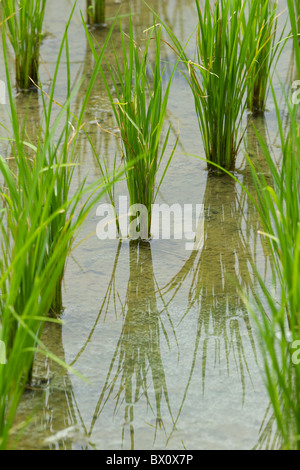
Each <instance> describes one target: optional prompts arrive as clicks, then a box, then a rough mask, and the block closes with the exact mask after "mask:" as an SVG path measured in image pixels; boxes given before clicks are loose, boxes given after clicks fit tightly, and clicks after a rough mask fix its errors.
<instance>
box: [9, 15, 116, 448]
mask: <svg viewBox="0 0 300 470" xmlns="http://www.w3.org/2000/svg"><path fill="white" fill-rule="evenodd" d="M73 11H74V8H73V10H72V13H71V16H70V19H69V21H68V23H67V26H66V30H65V34H64V37H63V41H62V43H61V47H60V50H59V54H58V59H57V65H56V69H55V73H54V77H53V82H52V83H53V84H52V89H51V92H50V95H49V96H47V98H45V96H44V94H43V93H42V99H43V110H44V127H41V130H40V132H39V134H38V136H37V143H31V142H28V141H25V140H24V139H23V138H24V135H25V133H24V132H22V134H20V125H19V118H18V115H17V112H16V107H15V103H14V99H13V93H12V88H11V84H10V80H9V70H8V65H7V64H8V61H7V51H6V44H5V27H4V28H3V50H4V59H5V64H6V75H7V83H8V95H9V103H10V111H11V122H12V137H9V138H8V139H9V140H10V142H11V147H12V158H13V160H12V161H13V165H11V167H10V166H9V163H8V162H7V161H6V160H5V159H4V158H2V157H1V159H0V171H1V175H2V179H1V186H2V189H1V203H2V205H1V215H2V218H1V224H0V231H1V255H0V290H1V302H0V321H1V332H0V334H1V336H0V341H2V343H1V344H5V349H6V351H5V353H6V356H7V364H5V365H2V366H0V448H6V447H7V446H8V444H9V433H10V428H11V426H12V424H13V419H14V416H15V413H16V409H17V406H18V403H19V400H20V397H21V395H22V392H23V390H24V387H25V385H26V383H27V381H28V380H30V375H31V369H32V363H33V357H34V353H35V350H36V348H37V346H40V349H39V350H40V351H41V352H44V353H45V354H46V355H48V356H50V357H51V356H52V355H51V353H50V352H49V351H48V350H47V349H46V348H45V347H43V345H42V343H41V341H40V336H41V333H42V330H43V324H44V322H45V321H49V318H48V313H49V310H50V308H52V309H55V311H56V313H59V312H60V311H61V308H62V296H61V281H62V276H63V273H64V269H65V263H66V259H67V257H68V255H69V254H70V251H71V249H72V245H73V242H74V239H75V237H76V236H77V234H78V231H79V229H80V228H81V226H82V224H83V222H84V220H85V219H86V217H87V215H88V213H89V212H90V210H91V209H92V207H94V205H95V203H96V202H97V201H98V200H99V198H100V197H101V196H102V195H103V194H104V192H105V191H106V184H105V183H103V182H102V181H100V182H99V181H98V182H96V183H95V184H93V185H90V186H89V187H86V185H85V180H84V181H83V183H82V184H81V185H79V187H78V188H77V190H75V193H74V194H73V195H71V194H70V185H71V180H72V176H73V172H74V166H75V165H76V157H75V155H76V153H75V150H76V148H75V144H76V140H77V137H78V134H79V132H80V130H81V128H82V117H83V113H84V110H85V108H86V104H87V102H88V98H89V95H90V93H91V90H92V87H93V84H94V82H95V80H96V77H97V75H98V72H99V67H100V64H101V60H102V57H103V54H104V50H105V47H106V44H107V42H108V41H109V38H110V35H111V32H112V28H113V26H112V28H111V30H110V32H109V34H108V36H107V39H106V43H105V44H104V48H103V53H102V54H100V56H99V58H98V61H97V63H96V66H95V69H94V72H93V74H92V77H91V79H90V83H89V87H88V90H87V93H86V95H85V98H84V102H83V105H82V109H81V112H80V116H79V118H77V119H76V118H75V117H74V122H73V124H74V125H72V126H70V124H69V121H70V120H71V116H72V115H71V112H70V102H71V99H72V96H73V95H74V92H76V90H77V89H76V87H75V90H73V91H72V92H71V87H70V67H69V62H70V61H69V49H68V38H67V31H68V27H69V24H70V21H71V17H72V14H73ZM64 49H65V51H66V62H67V64H68V66H67V70H68V71H67V81H68V100H67V102H66V103H65V104H64V106H62V109H61V111H60V113H59V114H58V116H57V117H56V118H55V119H54V122H53V119H51V117H52V114H53V109H52V108H53V103H54V98H53V96H54V91H55V85H56V81H57V75H58V72H59V64H60V62H61V57H62V52H63V50H64ZM47 100H49V102H48V105H47V103H46V101H47ZM64 118H65V123H63V119H64ZM75 126H76V128H75ZM60 129H61V130H60ZM28 149H29V150H28ZM9 161H11V158H10V160H9ZM52 321H55V319H52ZM57 360H58V359H57Z"/></svg>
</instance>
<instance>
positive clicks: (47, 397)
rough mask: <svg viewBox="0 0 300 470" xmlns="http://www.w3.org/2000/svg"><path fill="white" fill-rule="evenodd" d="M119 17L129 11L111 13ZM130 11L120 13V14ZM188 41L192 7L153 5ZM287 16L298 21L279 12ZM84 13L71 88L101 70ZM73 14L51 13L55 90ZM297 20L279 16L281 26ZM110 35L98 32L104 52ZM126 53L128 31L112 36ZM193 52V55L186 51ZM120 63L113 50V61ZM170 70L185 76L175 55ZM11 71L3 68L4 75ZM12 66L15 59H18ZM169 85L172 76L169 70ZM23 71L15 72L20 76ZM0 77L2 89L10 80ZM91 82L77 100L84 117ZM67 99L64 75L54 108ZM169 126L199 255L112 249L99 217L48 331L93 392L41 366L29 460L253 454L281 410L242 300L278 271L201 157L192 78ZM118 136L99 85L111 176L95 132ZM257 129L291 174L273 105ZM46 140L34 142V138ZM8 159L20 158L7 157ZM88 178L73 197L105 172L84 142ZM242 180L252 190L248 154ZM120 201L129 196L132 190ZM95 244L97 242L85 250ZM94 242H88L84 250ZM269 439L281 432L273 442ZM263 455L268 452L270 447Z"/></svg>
mask: <svg viewBox="0 0 300 470" xmlns="http://www.w3.org/2000/svg"><path fill="white" fill-rule="evenodd" d="M107 3H108V7H107V16H108V17H109V16H113V15H114V14H115V12H116V11H117V8H118V7H119V3H120V2H113V1H109V2H107ZM128 4H129V2H125V1H124V2H122V12H123V11H124V12H127V11H128ZM149 4H151V6H152V7H153V8H154V9H155V10H156V11H157V12H158V13H159V14H160V15H162V16H163V18H164V19H165V20H166V21H167V22H168V24H169V25H171V26H172V28H173V29H174V30H175V32H176V33H177V34H178V36H179V37H180V38H181V40H182V41H186V40H187V39H188V37H189V35H190V33H191V31H192V30H193V28H194V27H195V26H196V23H195V21H196V20H195V5H194V0H188V1H185V2H183V1H180V0H169V1H165V2H159V1H157V0H153V1H150V0H149ZM130 5H131V8H132V11H133V12H134V15H135V16H134V28H135V36H136V37H137V38H141V37H142V36H143V30H145V29H147V28H148V27H149V26H150V25H151V22H152V16H151V14H150V13H149V11H148V10H147V8H146V7H145V6H143V5H142V2H140V1H137V0H136V1H131V2H130ZM279 5H280V9H281V10H284V8H286V2H285V1H283V0H282V1H279ZM84 6H85V2H84V1H83V0H82V1H80V2H78V5H77V8H76V12H75V15H74V18H73V21H72V24H71V28H70V50H71V62H72V77H73V80H74V81H75V79H76V78H80V76H81V75H82V74H83V73H84V74H85V75H86V77H87V78H88V77H89V76H90V74H91V67H92V65H93V61H92V55H91V53H90V51H89V48H88V45H87V40H86V38H85V34H84V30H83V27H82V25H81V19H80V8H81V9H82V10H83V11H84ZM70 8H71V2H69V1H67V0H60V1H58V0H52V1H51V2H48V7H47V14H46V20H45V30H46V31H47V35H46V37H45V39H44V41H43V45H42V49H41V55H42V58H43V61H44V64H45V66H41V80H42V83H43V86H44V87H47V85H49V76H51V74H52V73H53V68H54V66H55V61H56V54H57V50H58V48H59V44H60V40H61V37H62V31H63V28H64V25H65V23H66V20H67V18H68V15H69V12H70ZM285 19H286V12H285V13H283V15H282V16H281V17H280V27H282V25H283V23H284V21H285ZM105 32H106V30H103V31H100V32H95V35H96V36H97V39H98V40H99V42H100V43H101V41H103V38H104V37H105ZM113 41H114V43H115V45H116V49H117V50H118V47H119V36H118V31H117V29H116V30H115V32H114V33H113ZM188 51H191V52H190V53H191V54H192V52H193V43H192V41H191V43H190V44H189V46H188ZM109 53H111V51H110V52H109ZM163 57H164V60H165V61H166V62H167V63H172V62H173V63H174V60H175V59H174V57H173V56H172V53H171V52H170V49H169V48H168V47H167V46H166V47H165V49H164V50H163ZM291 57H292V50H291V47H290V45H287V47H286V49H285V52H284V54H283V55H282V57H281V59H280V61H279V64H278V67H277V69H278V77H277V76H276V77H275V78H274V83H275V91H276V93H277V96H278V98H279V100H280V103H281V107H282V110H283V118H284V106H283V104H282V103H283V101H282V99H281V98H280V97H281V91H280V84H279V82H280V81H281V82H283V83H284V84H285V86H286V87H288V86H289V83H290V80H291V79H292V71H291V63H292V60H291ZM2 64H3V58H2V56H1V57H0V70H3V67H2ZM11 65H12V66H13V60H11ZM168 67H169V68H167V72H166V73H169V70H171V66H170V65H169V66H168ZM12 72H13V67H12ZM0 78H2V77H0ZM85 84H86V81H84V82H83V85H82V87H81V88H80V91H79V92H78V93H77V95H76V97H75V99H74V110H75V111H76V110H78V109H79V106H80V102H81V100H82V97H83V93H84V89H85ZM65 93H66V79H65V74H64V67H62V71H61V74H60V75H59V81H58V86H57V93H56V96H55V99H56V100H57V101H59V102H63V100H64V98H65ZM17 100H18V112H19V113H20V115H21V114H24V115H25V111H26V109H27V105H28V97H17ZM40 104H41V103H40V98H39V97H38V96H36V97H34V98H32V99H31V104H30V106H31V112H30V117H31V118H32V119H31V121H30V123H31V126H30V129H29V133H32V135H33V136H34V132H35V129H36V127H35V126H36V124H37V123H38V120H39V106H40ZM0 108H1V109H0V118H1V120H0V121H1V122H4V123H6V124H7V125H9V123H8V118H7V116H6V111H7V108H6V107H5V106H2V107H0ZM168 118H169V119H170V121H171V122H172V124H173V128H174V129H173V131H174V132H173V134H172V141H171V142H170V144H169V146H168V150H169V151H171V148H172V144H174V141H175V138H176V135H177V132H178V128H180V145H179V147H178V148H177V151H176V154H175V156H174V159H173V160H172V163H171V166H170V168H169V171H168V173H167V175H166V178H165V180H164V183H163V185H162V187H161V190H160V193H159V196H158V200H157V202H158V203H167V204H170V205H171V204H174V203H180V204H203V208H204V212H203V216H202V219H201V224H200V227H201V235H202V245H201V246H202V248H201V250H194V251H187V250H186V249H185V248H186V247H185V240H182V241H181V240H172V239H171V240H161V239H159V240H152V241H150V242H149V243H146V242H145V243H143V244H140V245H137V244H136V243H133V242H129V241H128V240H123V241H122V242H121V243H119V241H118V240H106V241H100V240H99V239H98V238H97V237H96V234H95V230H96V226H97V223H98V222H99V217H97V216H96V211H95V212H94V213H92V214H91V216H90V217H89V219H88V221H87V223H86V225H85V227H84V229H83V231H82V233H81V235H80V240H83V242H82V243H81V244H80V245H79V246H78V247H77V248H76V250H75V251H74V252H73V253H72V255H71V256H70V259H69V261H68V265H67V270H66V274H65V280H64V312H63V315H62V319H63V321H64V324H63V325H62V326H59V325H54V324H48V325H47V326H46V328H45V330H44V334H43V341H44V343H45V344H46V345H47V346H48V347H49V348H50V349H51V351H52V352H54V353H55V354H56V355H58V356H59V357H60V358H62V359H63V360H65V361H66V363H67V364H70V365H72V367H74V368H75V369H76V371H78V372H79V373H80V374H82V375H83V376H84V377H85V378H86V379H87V380H88V382H86V381H84V380H82V378H80V377H77V376H76V375H74V374H72V373H67V372H66V371H65V370H63V369H61V368H60V367H59V366H57V365H56V364H55V363H53V362H52V361H51V360H48V359H45V358H43V357H40V356H38V357H37V360H36V364H35V368H34V383H33V386H32V389H31V390H27V391H26V392H25V394H24V397H23V400H22V403H21V406H20V410H19V414H18V417H17V423H18V424H20V423H22V421H23V420H25V419H27V418H28V416H30V415H31V414H32V420H31V422H30V424H29V426H28V428H27V429H26V431H25V432H24V434H23V436H22V438H21V440H20V442H19V444H18V447H19V448H26V449H29V448H30V449H40V448H51V449H56V448H60V449H64V448H65V449H69V448H71V449H80V448H95V449H107V450H108V449H121V448H124V449H164V448H169V449H182V448H186V449H205V448H206V449H251V448H253V447H254V446H255V445H257V444H258V443H259V441H260V439H261V438H262V434H261V430H260V428H261V425H262V423H263V421H264V416H265V413H266V411H267V408H268V405H269V399H268V395H267V393H266V391H265V388H264V383H263V374H262V361H261V355H260V351H259V340H258V336H257V331H256V327H255V325H254V322H253V320H252V319H251V317H250V315H249V313H248V311H247V309H246V308H245V306H244V305H243V303H242V301H241V298H240V294H239V289H240V288H242V289H243V290H244V291H246V292H247V293H249V295H250V296H251V295H253V294H254V293H256V292H258V286H257V282H256V281H255V278H254V275H253V264H255V265H256V266H257V267H258V270H259V272H260V273H261V274H262V275H263V276H264V278H265V279H266V280H267V281H268V280H269V281H270V280H271V269H270V263H269V259H268V256H267V252H266V248H265V246H264V243H263V240H262V239H261V238H260V236H259V235H258V234H257V230H258V229H259V221H258V217H257V214H256V213H255V211H254V209H253V207H252V206H251V204H249V202H248V200H247V198H246V196H245V194H244V193H242V191H241V189H240V187H239V185H238V184H236V183H234V182H233V181H232V180H231V179H229V178H227V177H222V178H216V177H209V176H208V174H207V171H206V168H205V163H204V162H203V161H202V160H200V159H197V158H195V157H193V156H191V155H189V154H192V155H197V156H200V157H202V156H203V147H202V144H201V139H200V135H199V130H198V125H197V121H196V115H195V112H194V106H193V98H192V96H191V94H190V90H189V89H187V87H186V86H185V81H184V78H183V77H182V76H181V74H179V73H178V74H176V75H175V77H174V81H173V84H172V90H171V96H170V101H169V110H168ZM251 119H252V118H250V117H248V118H245V122H244V124H245V125H246V124H249V126H248V130H247V132H246V134H245V141H246V143H247V146H248V149H249V152H250V154H251V157H252V158H253V159H257V160H258V161H259V162H260V164H261V165H262V168H263V171H267V169H266V168H264V167H263V158H262V155H261V152H260V151H259V148H258V147H259V146H258V144H257V141H256V136H255V132H254V131H253V129H252V127H251ZM96 120H97V121H99V122H100V123H101V125H102V126H103V127H105V128H107V129H112V130H113V129H114V123H113V120H112V115H111V111H110V107H109V103H108V101H107V98H106V95H105V90H104V87H103V84H102V83H101V80H100V79H99V81H98V82H97V84H96V86H95V89H94V92H93V95H92V97H91V100H90V105H89V108H88V112H87V113H86V122H87V129H88V130H89V132H90V136H91V138H92V139H93V142H94V145H95V146H96V148H97V150H98V152H99V154H100V155H105V158H106V159H107V162H108V164H109V165H110V166H111V167H112V165H113V159H114V155H115V151H116V148H117V147H116V142H115V140H114V138H113V137H112V136H111V135H109V134H107V133H101V132H100V130H99V128H98V127H97V126H96V124H95V121H96ZM254 123H255V126H256V127H257V128H258V129H259V130H260V132H261V133H262V134H264V135H265V136H266V139H267V142H268V145H270V146H271V145H272V149H273V152H274V158H275V159H277V160H278V161H280V152H279V150H278V136H277V127H276V115H275V109H274V105H273V102H272V99H271V97H270V99H269V101H268V112H267V113H266V114H265V119H262V118H257V119H255V120H254ZM33 138H34V137H33ZM0 149H1V153H2V154H5V155H7V152H8V146H7V145H5V144H1V147H0ZM80 163H81V165H80V168H79V169H78V171H77V173H76V175H75V179H74V187H76V185H77V184H78V182H80V181H82V179H83V178H84V176H85V175H86V174H87V173H88V182H91V181H94V180H95V179H96V178H98V177H99V169H98V168H97V162H96V161H95V158H94V157H93V155H92V152H91V150H90V148H89V146H88V143H87V141H86V139H85V138H84V137H83V138H82V141H81V146H80ZM236 176H237V177H238V178H239V179H240V180H241V181H242V182H243V184H245V185H246V187H247V188H249V189H251V188H252V182H251V175H250V172H249V170H248V169H247V165H246V162H245V158H244V147H243V146H242V148H241V151H240V154H239V157H238V160H237V171H236ZM118 194H120V195H124V194H126V192H125V186H124V184H121V185H120V186H119V189H118ZM86 237H87V238H86ZM85 238H86V239H85ZM268 432H271V429H270V430H268V429H267V431H266V435H268ZM264 445H265V444H264V443H263V442H262V447H264Z"/></svg>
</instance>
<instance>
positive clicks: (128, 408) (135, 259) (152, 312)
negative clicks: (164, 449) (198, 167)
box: [89, 241, 174, 450]
mask: <svg viewBox="0 0 300 470" xmlns="http://www.w3.org/2000/svg"><path fill="white" fill-rule="evenodd" d="M120 246H121V245H119V248H120ZM129 255H130V277H129V282H128V289H127V296H126V301H125V305H124V306H123V315H124V323H123V328H122V332H121V335H120V338H119V341H118V344H117V347H116V350H115V353H114V356H113V358H112V361H111V364H110V367H109V371H108V374H107V377H106V381H105V384H104V386H103V389H102V393H101V396H100V399H99V401H98V404H97V407H96V409H95V412H94V421H93V423H92V426H91V429H90V431H89V435H91V433H92V429H93V427H94V425H95V423H96V420H97V419H98V417H100V415H101V413H102V411H103V408H104V407H105V405H106V403H107V402H108V400H110V399H111V400H112V399H113V400H114V401H115V412H118V409H119V408H120V407H121V405H122V404H123V403H124V408H125V409H124V418H125V419H124V426H123V430H122V441H124V438H125V431H126V429H127V428H128V429H129V436H130V448H131V449H132V450H133V449H134V448H135V435H134V409H135V406H137V405H138V403H139V402H140V401H141V400H142V399H143V398H144V399H145V402H146V406H147V408H148V409H150V410H152V411H153V413H154V414H155V416H156V425H155V431H154V432H155V435H156V433H157V431H158V429H159V428H163V429H164V419H163V416H162V412H161V408H162V399H163V397H164V398H165V401H166V404H167V408H168V410H169V413H170V416H171V419H172V422H173V418H172V411H171V408H170V402H169V396H168V390H167V383H166V377H165V372H164V366H163V362H162V358H161V352H160V343H161V331H163V333H164V335H165V337H166V341H167V342H168V341H169V340H168V336H167V333H166V329H165V326H164V325H163V323H162V319H161V312H160V311H159V309H158V306H157V298H156V296H157V294H156V288H157V286H156V281H155V278H154V273H153V265H152V256H151V247H150V244H149V242H142V241H131V242H130V253H129ZM117 256H119V250H118V253H117ZM115 267H116V264H115V266H114V270H113V276H114V275H115ZM111 287H112V282H110V286H109V292H110V293H111ZM105 297H106V298H108V297H107V296H105ZM103 307H104V305H103ZM166 313H167V312H166ZM167 314H168V313H167ZM168 318H169V321H170V324H171V327H172V328H173V325H172V321H171V318H170V316H169V315H168ZM173 331H174V330H173ZM150 372H151V377H152V381H153V385H152V387H153V390H154V396H155V408H154V407H153V404H152V400H151V388H152V387H150V384H149V373H150Z"/></svg>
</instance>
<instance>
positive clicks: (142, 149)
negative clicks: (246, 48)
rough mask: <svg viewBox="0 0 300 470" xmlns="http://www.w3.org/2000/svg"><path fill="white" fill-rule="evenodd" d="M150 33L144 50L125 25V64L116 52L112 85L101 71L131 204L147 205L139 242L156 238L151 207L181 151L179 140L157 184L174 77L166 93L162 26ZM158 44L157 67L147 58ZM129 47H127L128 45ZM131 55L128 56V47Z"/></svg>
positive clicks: (165, 138) (112, 68)
mask: <svg viewBox="0 0 300 470" xmlns="http://www.w3.org/2000/svg"><path fill="white" fill-rule="evenodd" d="M150 31H151V33H153V35H154V36H153V37H152V36H151V34H150V35H149V37H148V39H147V40H146V42H145V46H144V50H143V51H140V47H139V46H138V44H137V43H136V41H135V40H134V37H133V27H132V21H131V20H130V31H129V38H128V40H127V37H126V36H127V35H126V34H125V33H124V32H123V29H122V24H121V25H120V34H121V42H122V60H120V61H119V59H118V57H117V53H116V52H115V65H112V64H111V63H108V61H106V65H107V67H108V70H109V75H110V79H111V81H112V84H113V91H111V84H110V83H109V81H108V79H107V77H106V75H105V73H104V72H103V69H101V70H102V77H103V80H104V83H105V86H106V90H107V94H108V97H109V99H110V102H111V105H112V109H113V112H114V116H115V119H116V122H117V125H118V128H119V130H120V135H121V142H122V144H121V145H122V154H123V155H122V158H124V163H125V164H126V166H127V168H129V167H130V169H129V170H128V171H126V178H127V187H128V192H129V199H130V206H131V207H132V206H135V205H136V204H142V205H143V206H144V207H146V208H147V216H146V219H147V220H144V221H142V222H141V230H140V234H141V235H140V238H149V237H150V235H151V208H152V204H153V203H154V201H155V198H156V195H157V192H158V190H159V188H160V186H161V184H162V181H163V179H164V176H165V174H166V171H167V169H168V166H169V164H170V162H171V159H172V157H173V154H174V152H175V149H176V145H177V141H176V142H175V145H174V147H173V149H172V151H171V153H170V156H169V158H168V159H167V161H166V163H165V167H164V170H163V172H162V176H161V178H160V180H159V181H158V183H157V173H158V171H159V169H160V166H161V163H162V160H163V157H164V154H165V151H166V148H167V144H168V141H169V135H170V130H171V125H170V126H169V128H168V130H167V132H166V134H165V135H164V131H163V124H164V120H165V116H166V111H167V102H168V97H169V92H170V86H171V82H172V78H173V73H174V72H173V73H172V74H171V76H170V78H169V80H168V82H167V85H166V89H165V90H164V86H163V74H164V70H163V71H161V63H160V48H161V30H160V26H159V25H154V26H153V28H150ZM87 36H88V39H89V42H90V45H91V48H92V51H93V54H94V57H95V59H96V60H97V57H98V55H97V52H96V49H95V46H94V44H93V42H92V39H91V37H90V35H89V33H88V31H87ZM152 42H154V44H155V63H154V66H153V67H152V66H151V64H150V61H149V60H148V54H150V50H149V49H150V44H151V43H152ZM127 46H128V47H127ZM128 48H129V51H128V52H127V49H128Z"/></svg>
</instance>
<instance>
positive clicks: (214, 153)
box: [149, 0, 257, 173]
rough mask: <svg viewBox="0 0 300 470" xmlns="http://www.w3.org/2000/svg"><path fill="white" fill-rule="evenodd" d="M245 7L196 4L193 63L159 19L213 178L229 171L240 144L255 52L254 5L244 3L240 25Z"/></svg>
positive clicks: (224, 2) (238, 0) (239, 0)
mask: <svg viewBox="0 0 300 470" xmlns="http://www.w3.org/2000/svg"><path fill="white" fill-rule="evenodd" d="M247 5H248V3H247V1H243V0H233V1H231V0H230V1H229V0H218V1H216V2H214V6H211V2H210V1H209V0H205V4H204V10H203V11H202V8H201V7H200V3H199V0H196V7H197V15H198V28H197V34H196V39H197V46H196V53H195V56H196V57H195V59H194V60H191V59H190V58H189V57H188V56H187V54H186V52H185V49H186V46H182V44H181V43H180V41H179V40H178V38H177V37H176V35H175V34H174V32H173V31H172V30H171V29H170V28H169V27H168V26H167V25H166V24H165V23H164V22H163V20H162V19H161V18H159V21H160V22H161V23H162V24H163V25H164V28H165V30H166V31H167V33H168V35H169V36H170V38H171V40H172V42H173V44H174V46H175V50H176V51H177V54H178V55H179V57H180V59H181V61H182V63H183V64H184V65H185V68H186V71H187V72H188V73H187V74H186V72H185V78H186V80H187V82H188V84H189V86H190V88H191V90H192V93H193V96H194V102H195V109H196V113H197V118H198V123H199V129H200V133H201V136H202V141H203V145H204V151H205V158H206V160H207V162H208V169H209V170H210V171H213V172H216V173H220V171H219V169H218V167H217V166H220V167H222V168H225V169H226V170H228V171H231V170H234V167H235V160H236V156H237V153H238V151H239V148H240V144H241V141H242V136H241V124H242V116H243V112H244V110H245V108H246V104H247V100H246V96H247V88H248V89H252V87H253V81H254V76H253V74H252V69H253V67H254V64H255V60H256V54H257V51H256V50H255V48H253V44H252V43H251V37H252V36H251V34H252V33H251V31H252V28H253V24H254V23H255V18H256V15H257V2H250V3H249V8H248V11H247V21H246V22H245V15H246V7H247ZM149 8H150V7H149ZM152 11H153V10H152ZM153 13H154V12H153ZM189 40H190V39H189ZM249 51H250V52H251V51H252V53H249ZM214 163H215V164H217V166H216V165H214Z"/></svg>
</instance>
